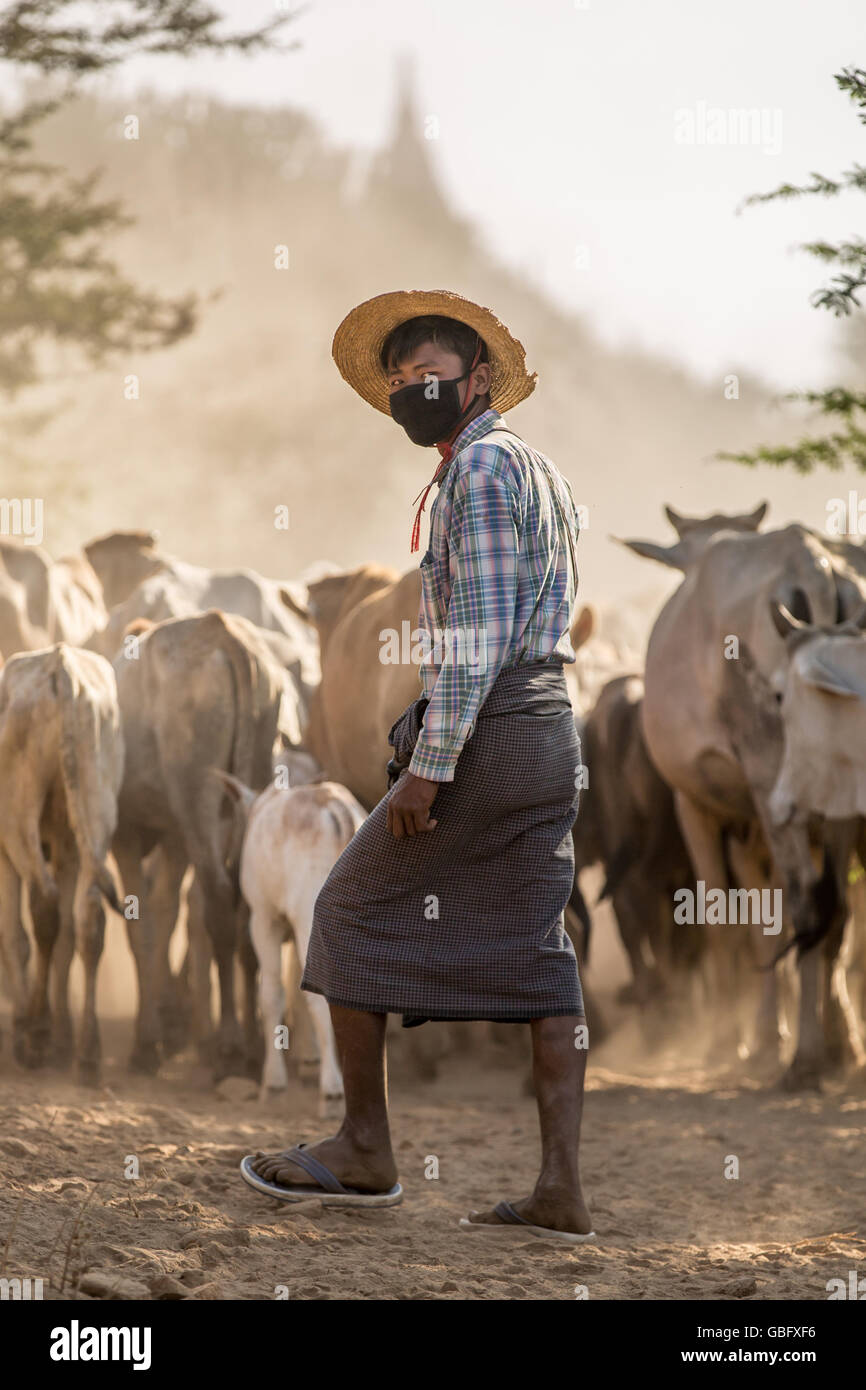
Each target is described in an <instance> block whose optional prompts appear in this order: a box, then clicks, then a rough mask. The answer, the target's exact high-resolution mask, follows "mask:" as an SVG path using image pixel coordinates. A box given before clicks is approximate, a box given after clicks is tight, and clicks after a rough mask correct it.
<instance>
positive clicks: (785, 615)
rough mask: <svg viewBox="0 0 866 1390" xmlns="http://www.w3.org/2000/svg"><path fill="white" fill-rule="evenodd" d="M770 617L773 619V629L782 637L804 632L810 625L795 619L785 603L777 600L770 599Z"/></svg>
mask: <svg viewBox="0 0 866 1390" xmlns="http://www.w3.org/2000/svg"><path fill="white" fill-rule="evenodd" d="M770 617H771V618H772V619H773V627H774V628H775V629H776V631H777V632H778V634H779V636H780V637H790V635H791V633H792V632H802V631H803V629H804V628H806V627H808V626H809V625H808V623H804V622H802V621H801V620H800V619H799V618H795V617H794V614H793V613H792V612H791V611H790V609H788V608H786V607H785V605H784V603H780V601H779V600H778V599H777V598H773V599H770Z"/></svg>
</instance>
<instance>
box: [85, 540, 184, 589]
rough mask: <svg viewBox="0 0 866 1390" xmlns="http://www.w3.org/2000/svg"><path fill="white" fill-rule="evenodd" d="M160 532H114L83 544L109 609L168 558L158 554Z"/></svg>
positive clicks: (156, 571)
mask: <svg viewBox="0 0 866 1390" xmlns="http://www.w3.org/2000/svg"><path fill="white" fill-rule="evenodd" d="M158 540H159V532H158V531H111V532H110V533H109V534H108V535H107V536H99V537H98V538H97V539H96V540H95V541H91V542H90V544H89V545H86V546H85V547H84V554H85V555H86V556H87V558H88V560H89V561H90V564H91V565H92V567H93V569H94V571H95V572H96V575H97V578H98V579H99V582H100V584H101V585H102V593H103V596H104V600H105V606H106V608H114V607H115V606H116V605H117V604H118V603H122V602H123V600H124V599H125V598H128V597H129V595H130V594H131V593H132V591H133V589H135V588H137V587H138V585H139V584H140V583H141V582H142V581H143V580H145V579H148V578H149V577H150V576H151V575H152V574H159V573H160V572H161V571H162V570H164V569H165V567H166V561H165V560H164V559H161V558H160V556H159V555H158V554H157V553H156V545H157V542H158Z"/></svg>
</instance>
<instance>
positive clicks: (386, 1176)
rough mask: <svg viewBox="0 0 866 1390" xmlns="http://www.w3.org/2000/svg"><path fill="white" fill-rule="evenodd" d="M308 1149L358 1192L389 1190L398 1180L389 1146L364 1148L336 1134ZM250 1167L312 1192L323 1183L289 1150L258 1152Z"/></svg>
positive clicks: (270, 1178) (271, 1178)
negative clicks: (290, 1153) (295, 1161)
mask: <svg viewBox="0 0 866 1390" xmlns="http://www.w3.org/2000/svg"><path fill="white" fill-rule="evenodd" d="M305 1152H306V1153H309V1154H311V1155H312V1157H313V1158H317V1159H318V1160H319V1162H320V1163H324V1165H325V1167H326V1168H329V1169H330V1171H331V1172H332V1173H333V1174H334V1177H335V1178H339V1180H340V1182H341V1183H342V1184H343V1186H344V1187H350V1188H352V1189H354V1190H355V1191H357V1192H388V1191H390V1189H391V1188H392V1187H393V1186H394V1184H395V1183H396V1181H397V1165H396V1164H395V1162H394V1155H393V1154H392V1152H391V1149H390V1147H388V1146H387V1145H386V1146H385V1147H384V1148H381V1149H380V1148H361V1147H360V1146H358V1145H357V1144H355V1143H353V1142H352V1141H351V1140H350V1139H347V1138H345V1137H344V1136H342V1135H337V1136H336V1137H335V1138H333V1139H322V1140H321V1141H320V1142H319V1143H318V1144H310V1145H308V1146H307V1147H306V1148H305ZM251 1167H252V1168H253V1169H254V1171H255V1172H256V1173H258V1175H259V1177H260V1178H264V1179H265V1181H266V1182H275V1183H279V1184H280V1185H282V1186H283V1187H309V1188H310V1191H311V1192H321V1190H322V1189H321V1187H320V1185H319V1184H318V1183H317V1182H316V1180H315V1178H312V1177H311V1176H310V1174H309V1173H306V1172H305V1171H304V1169H303V1168H300V1167H299V1166H298V1165H297V1163H294V1162H293V1161H292V1160H291V1159H289V1158H288V1157H287V1155H286V1153H285V1152H284V1153H272V1154H264V1153H261V1152H259V1153H257V1154H256V1156H255V1160H254V1162H253V1163H252V1164H251Z"/></svg>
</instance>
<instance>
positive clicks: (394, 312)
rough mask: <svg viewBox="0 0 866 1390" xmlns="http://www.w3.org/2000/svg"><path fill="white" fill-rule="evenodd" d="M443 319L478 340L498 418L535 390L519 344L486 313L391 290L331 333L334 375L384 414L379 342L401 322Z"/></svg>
mask: <svg viewBox="0 0 866 1390" xmlns="http://www.w3.org/2000/svg"><path fill="white" fill-rule="evenodd" d="M426 314H444V315H445V317H446V318H450V319H459V320H460V322H461V323H467V324H468V325H469V327H470V328H474V329H475V331H476V332H477V333H479V334H480V335H481V337H482V338H483V339H484V341H485V343H486V344H487V353H488V357H489V360H490V404H491V406H492V407H493V408H494V409H495V410H498V411H499V412H500V413H501V414H504V413H505V411H506V410H510V409H511V407H512V406H513V405H518V404H519V403H520V401H522V400H525V399H526V397H527V396H529V395H531V393H532V392H533V391H534V390H535V383H536V381H537V379H538V377H537V373H536V372H532V373H531V374H530V373H529V372H527V370H526V354H525V353H524V350H523V344H522V343H520V342H518V340H517V339H516V338H514V337H512V335H511V334H510V333H509V331H508V329H507V328H506V327H505V324H504V323H500V322H499V319H498V318H497V317H496V315H495V314H494V313H492V312H491V310H490V309H484V308H482V306H481V305H480V304H473V303H472V300H471V299H464V298H463V296H462V295H459V294H452V292H451V291H450V290H394V291H393V292H392V293H391V294H378V295H376V297H375V299H367V300H365V302H364V303H363V304H359V305H358V306H357V308H356V309H353V310H352V311H351V313H349V314H347V315H346V317H345V318H344V319H343V322H342V323H341V324H340V327H339V328H338V329H337V331H336V333H335V334H334V342H333V346H332V349H331V350H332V352H333V354H334V361H335V362H336V364H337V366H338V367H339V369H340V374H341V375H342V376H343V377H344V378H345V380H346V381H348V383H349V385H350V386H352V387H354V389H355V390H356V391H357V392H358V395H359V396H363V398H364V400H365V401H368V402H369V404H370V405H373V406H375V407H376V409H377V410H381V411H382V413H383V414H384V415H390V413H391V412H390V409H389V406H388V381H387V378H386V376H385V373H384V372H383V370H382V363H381V352H382V348H383V346H384V343H385V339H386V338H387V337H388V335H389V334H390V333H392V332H393V331H394V329H395V328H397V327H398V325H399V324H401V323H405V322H406V320H407V319H414V318H418V317H420V316H421V315H426Z"/></svg>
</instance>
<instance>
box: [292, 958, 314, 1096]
mask: <svg viewBox="0 0 866 1390" xmlns="http://www.w3.org/2000/svg"><path fill="white" fill-rule="evenodd" d="M303 973H304V971H303V966H302V965H301V957H300V952H299V950H298V947H297V945H296V943H295V941H294V938H293V939H292V940H291V941H290V942H289V966H288V973H287V979H288V999H289V1024H290V1027H291V1030H292V1031H291V1049H292V1052H293V1054H294V1060H295V1070H296V1072H297V1075H298V1079H299V1080H300V1081H301V1082H302V1083H303V1084H307V1083H308V1082H309V1083H310V1084H311V1085H313V1084H315V1085H318V1082H319V1075H320V1070H321V1069H320V1067H319V1054H318V1051H317V1049H316V1035H315V1033H314V1032H313V1020H312V1018H311V1016H310V1011H309V1009H308V1008H307V1003H306V998H305V994H304V991H303V990H302V989H301V976H302V975H303Z"/></svg>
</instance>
